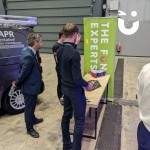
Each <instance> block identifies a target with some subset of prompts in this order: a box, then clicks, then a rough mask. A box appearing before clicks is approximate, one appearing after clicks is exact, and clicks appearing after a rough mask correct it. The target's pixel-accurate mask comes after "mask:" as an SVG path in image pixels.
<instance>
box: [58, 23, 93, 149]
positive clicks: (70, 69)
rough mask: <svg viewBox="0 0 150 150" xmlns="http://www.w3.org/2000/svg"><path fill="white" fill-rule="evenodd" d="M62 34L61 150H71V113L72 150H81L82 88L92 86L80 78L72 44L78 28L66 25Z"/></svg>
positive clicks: (82, 127) (60, 63) (89, 89)
mask: <svg viewBox="0 0 150 150" xmlns="http://www.w3.org/2000/svg"><path fill="white" fill-rule="evenodd" d="M63 33H64V36H65V39H64V42H63V45H62V46H61V47H60V49H59V50H58V53H57V59H58V63H59V65H60V69H61V70H60V71H61V76H62V80H61V81H62V91H63V94H64V114H63V117H62V122H61V127H62V136H63V150H70V149H72V145H71V140H70V133H69V123H70V119H71V118H72V115H73V113H74V119H75V126H74V135H73V150H81V141H82V135H83V129H84V124H85V110H86V98H85V94H84V89H83V88H82V87H85V88H86V89H87V90H88V91H91V90H92V85H91V84H88V82H86V81H85V80H84V79H83V78H82V75H81V69H80V54H79V52H78V51H77V50H75V48H74V43H75V41H76V39H77V37H78V34H79V29H78V27H77V26H76V25H75V24H72V23H67V24H66V25H65V26H64V27H63Z"/></svg>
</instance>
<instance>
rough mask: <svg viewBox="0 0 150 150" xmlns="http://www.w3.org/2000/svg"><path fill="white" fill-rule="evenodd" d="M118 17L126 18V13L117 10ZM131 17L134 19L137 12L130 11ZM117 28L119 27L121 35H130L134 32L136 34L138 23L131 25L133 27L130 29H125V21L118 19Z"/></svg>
mask: <svg viewBox="0 0 150 150" xmlns="http://www.w3.org/2000/svg"><path fill="white" fill-rule="evenodd" d="M118 12H119V14H118V15H119V16H126V13H125V12H123V11H121V10H119V11H118ZM131 16H132V17H136V16H137V12H136V11H132V12H131ZM118 27H119V30H120V31H121V32H122V33H123V34H126V35H132V34H134V33H135V32H137V30H138V28H139V21H136V22H134V23H133V26H132V27H131V28H129V29H128V28H126V27H125V20H124V19H121V18H118Z"/></svg>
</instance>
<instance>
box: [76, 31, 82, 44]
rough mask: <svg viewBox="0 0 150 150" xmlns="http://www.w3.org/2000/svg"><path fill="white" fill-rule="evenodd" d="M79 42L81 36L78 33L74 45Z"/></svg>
mask: <svg viewBox="0 0 150 150" xmlns="http://www.w3.org/2000/svg"><path fill="white" fill-rule="evenodd" d="M80 40H81V34H80V33H78V34H77V37H76V41H75V44H76V45H78V44H79V42H80Z"/></svg>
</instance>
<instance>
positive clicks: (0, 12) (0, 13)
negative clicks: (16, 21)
mask: <svg viewBox="0 0 150 150" xmlns="http://www.w3.org/2000/svg"><path fill="white" fill-rule="evenodd" d="M4 14H5V12H4V7H3V4H2V0H1V1H0V15H4Z"/></svg>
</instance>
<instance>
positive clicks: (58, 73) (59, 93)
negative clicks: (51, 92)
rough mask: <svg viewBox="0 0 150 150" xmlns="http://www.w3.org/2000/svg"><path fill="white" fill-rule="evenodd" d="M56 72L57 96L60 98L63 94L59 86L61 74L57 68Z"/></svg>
mask: <svg viewBox="0 0 150 150" xmlns="http://www.w3.org/2000/svg"><path fill="white" fill-rule="evenodd" d="M56 73H57V78H58V84H57V96H58V99H60V98H61V97H62V96H63V93H62V86H61V75H60V71H58V70H56Z"/></svg>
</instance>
